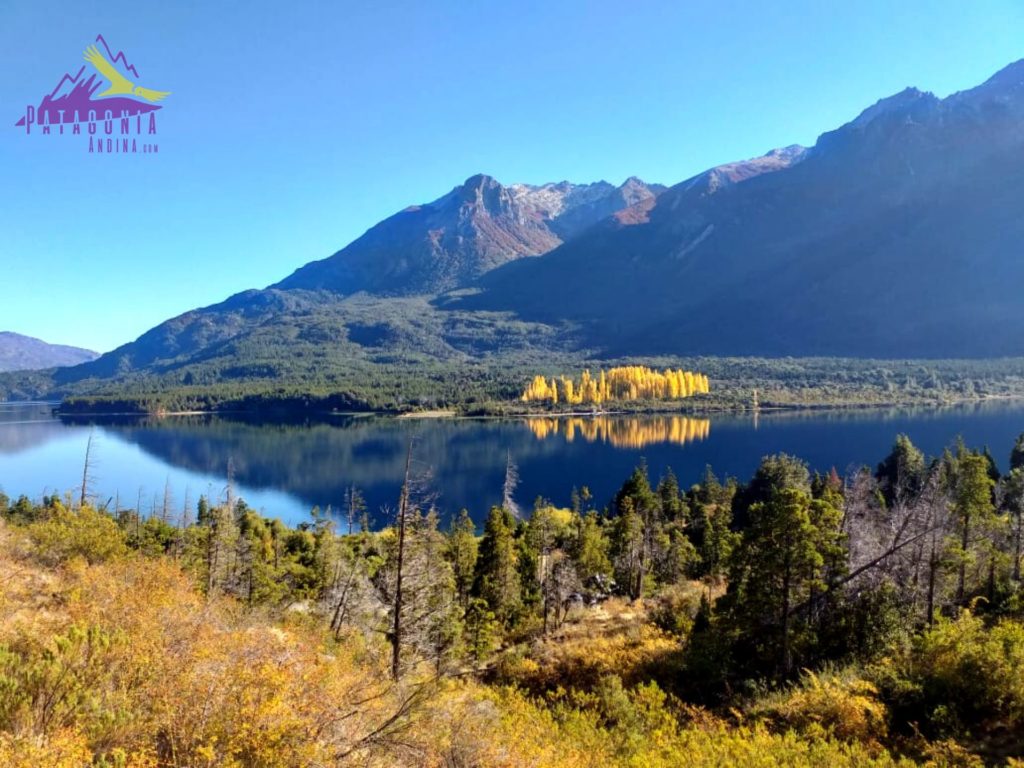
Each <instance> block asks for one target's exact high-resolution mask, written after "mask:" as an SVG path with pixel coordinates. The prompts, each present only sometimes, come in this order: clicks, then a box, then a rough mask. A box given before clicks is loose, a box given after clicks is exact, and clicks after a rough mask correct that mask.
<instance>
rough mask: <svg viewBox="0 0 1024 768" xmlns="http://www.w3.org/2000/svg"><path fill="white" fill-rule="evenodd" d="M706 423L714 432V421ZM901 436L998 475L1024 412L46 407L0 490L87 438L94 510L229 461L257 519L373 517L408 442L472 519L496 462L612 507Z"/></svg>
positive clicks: (846, 463)
mask: <svg viewBox="0 0 1024 768" xmlns="http://www.w3.org/2000/svg"><path fill="white" fill-rule="evenodd" d="M712 422H714V423H713V424H712ZM900 432H904V433H907V434H908V435H910V437H911V439H912V440H913V441H914V442H915V443H916V444H917V445H918V446H920V448H921V449H922V450H923V451H925V453H927V454H929V455H932V456H934V455H938V454H940V453H941V452H942V450H943V449H944V448H945V447H947V446H948V445H950V444H951V443H953V441H955V439H956V437H957V436H958V435H963V437H964V440H965V441H966V442H967V444H968V445H971V446H978V447H980V446H985V445H988V446H989V447H990V448H991V449H992V452H993V454H994V455H995V457H996V459H997V460H998V461H999V462H1000V464H1001V465H1002V466H1004V467H1005V465H1006V463H1007V457H1008V456H1009V452H1010V449H1011V448H1012V446H1013V443H1014V440H1015V438H1016V436H1017V435H1018V434H1020V433H1021V432H1024V403H1010V402H1003V403H989V404H983V405H977V406H966V407H955V408H936V409H915V410H908V409H884V410H883V409H875V410H868V409H863V410H846V411H821V410H819V411H800V412H795V411H789V412H776V411H762V412H761V414H760V417H759V421H758V424H757V427H756V428H755V425H754V420H753V417H752V415H751V414H713V415H711V416H710V417H709V418H694V417H691V416H678V415H671V416H667V415H660V416H655V415H652V416H614V415H604V416H598V417H593V418H590V417H585V416H583V417H578V416H577V417H567V418H561V419H556V418H541V419H531V420H500V419H485V420H472V419H441V420H398V419H392V418H377V417H368V418H365V417H364V418H353V417H337V416H334V417H325V418H322V419H318V420H317V419H309V420H306V419H303V420H300V421H297V422H282V421H279V420H275V421H269V420H262V421H261V420H258V419H252V418H242V417H227V416H199V417H196V416H185V417H171V418H164V419H145V418H113V417H105V418H98V417H93V418H82V417H79V418H77V419H64V420H61V419H57V418H54V417H53V415H52V413H51V412H50V409H49V407H40V406H34V407H31V406H22V405H17V406H14V405H10V404H6V405H5V404H0V488H2V489H3V490H4V491H5V492H6V493H8V494H12V495H16V494H20V493H25V494H27V495H29V496H33V497H38V496H40V495H42V494H44V493H54V492H57V493H62V492H64V491H68V490H70V489H73V488H75V487H77V486H79V485H80V483H81V476H82V462H83V459H84V457H85V445H86V442H87V441H88V439H89V435H90V434H94V436H95V441H96V445H95V449H94V454H93V457H92V458H93V464H94V466H93V474H94V475H95V476H96V483H95V487H94V492H95V496H96V498H97V501H98V502H99V503H101V504H102V503H105V502H106V501H107V500H111V501H113V500H114V499H117V498H118V497H119V498H120V499H121V500H122V502H123V501H124V500H126V499H131V500H132V501H131V504H132V505H134V504H136V503H137V500H138V499H140V498H141V499H142V500H143V511H144V512H148V511H149V509H150V508H151V507H155V506H157V505H162V504H163V494H164V490H165V488H166V489H168V490H169V493H170V494H171V495H172V497H173V499H175V500H176V504H177V505H178V506H180V505H181V504H182V503H183V501H184V499H185V498H186V497H188V498H190V499H192V500H193V501H194V500H195V499H196V498H198V496H199V494H208V495H210V496H212V497H218V496H220V495H221V494H222V493H223V492H224V488H225V486H226V484H227V479H226V475H227V465H228V462H229V460H230V461H231V463H232V465H233V467H234V478H235V487H236V491H237V493H238V494H239V495H240V496H241V497H243V498H244V499H245V500H246V501H247V502H248V503H249V504H250V505H251V506H253V507H254V508H256V509H259V510H262V511H263V512H264V513H265V514H267V515H269V516H274V517H281V518H282V519H284V520H286V521H288V522H291V523H296V522H300V521H302V520H306V519H308V515H309V510H310V509H311V508H312V507H313V506H314V505H316V506H319V507H320V508H321V509H323V508H326V507H327V506H328V505H331V506H333V507H334V508H335V509H338V508H340V507H341V506H342V503H343V499H344V497H345V491H346V489H347V488H348V487H349V486H351V485H355V486H357V487H358V488H359V489H360V490H362V491H363V494H364V496H365V497H366V499H367V503H368V506H369V509H370V511H371V513H374V514H375V515H376V517H375V523H376V524H377V525H382V524H384V523H385V522H386V517H385V516H384V515H383V514H381V513H380V510H381V509H382V508H384V507H389V508H391V509H394V508H395V506H396V504H397V500H398V493H399V488H400V486H401V482H402V473H403V469H404V457H405V449H406V445H407V444H408V442H409V440H410V439H414V442H415V448H414V454H415V457H416V459H417V461H418V462H419V463H421V464H422V465H426V466H429V467H430V468H431V469H432V474H433V478H434V480H433V488H434V490H435V491H436V492H437V493H438V507H439V509H440V511H441V512H442V514H443V515H444V516H449V515H453V514H456V513H457V512H458V511H459V509H461V508H463V507H465V508H466V509H468V510H469V511H470V513H471V514H472V515H473V518H474V519H475V520H477V521H478V522H480V521H482V520H483V519H484V516H485V515H486V513H487V509H488V507H489V506H490V505H491V504H496V503H499V502H500V500H501V495H502V492H501V489H502V484H503V482H504V477H505V462H506V459H507V457H508V456H509V455H511V457H512V459H513V461H515V462H516V463H517V464H518V465H519V475H520V478H521V483H520V486H519V490H518V492H517V494H516V499H517V501H518V502H519V504H520V505H521V506H522V507H523V508H525V509H529V508H530V507H531V505H532V503H533V501H534V500H535V499H536V498H537V497H542V498H545V499H549V500H551V501H552V502H554V503H555V504H559V505H565V504H568V503H569V498H570V495H571V492H572V489H573V487H574V486H575V487H577V488H579V487H582V486H584V485H586V486H588V487H589V488H590V490H591V491H592V493H593V495H594V499H595V501H596V503H597V504H598V505H599V506H600V505H604V504H606V503H607V502H608V501H609V500H610V499H611V498H612V496H613V495H614V493H615V491H616V490H617V489H618V487H619V486H620V485H621V484H622V482H623V481H624V480H625V478H626V477H627V476H628V475H629V473H630V472H631V471H632V469H633V467H635V466H636V465H637V463H638V462H639V461H640V460H641V459H644V460H646V462H647V464H648V466H649V468H650V472H651V475H652V479H655V480H656V479H657V478H658V476H659V475H660V474H661V473H663V472H664V471H665V470H666V469H667V468H668V467H671V468H672V469H673V471H674V472H675V473H676V475H677V476H678V477H679V480H680V483H681V484H683V485H684V486H688V485H689V484H690V483H693V482H696V481H698V480H699V479H700V477H701V476H702V475H703V472H704V469H705V467H706V466H707V465H711V466H712V468H713V469H714V470H715V471H716V472H717V473H718V475H719V476H722V477H724V476H733V477H738V478H741V479H746V478H749V477H750V475H751V474H752V473H753V471H754V470H755V469H756V467H757V464H758V462H759V461H760V460H761V457H762V456H765V455H767V454H771V453H779V452H784V453H789V454H793V455H795V456H799V457H801V458H802V459H805V460H806V461H807V462H808V463H809V465H810V466H811V468H812V469H814V470H819V471H822V472H827V471H828V470H829V469H831V468H832V467H835V468H836V469H837V470H838V471H839V472H841V473H842V472H846V471H847V470H848V469H850V468H851V467H855V466H860V465H865V464H866V465H869V466H874V465H875V464H876V463H877V462H878V461H880V460H881V459H882V458H883V457H884V456H885V454H886V453H887V452H888V450H889V448H890V447H891V445H892V442H893V439H894V438H895V436H896V435H897V434H898V433H900Z"/></svg>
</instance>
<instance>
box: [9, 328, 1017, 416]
mask: <svg viewBox="0 0 1024 768" xmlns="http://www.w3.org/2000/svg"><path fill="white" fill-rule="evenodd" d="M260 349H262V348H260ZM291 349H292V350H293V351H294V349H300V350H302V349H304V347H302V346H301V345H299V344H295V345H292V347H291ZM253 354H254V355H255V351H254V352H253ZM325 354H327V353H326V352H323V351H322V350H321V352H320V353H319V354H314V353H313V351H306V352H304V354H303V356H302V357H301V361H300V362H301V363H302V364H301V365H300V363H299V362H297V361H296V360H289V359H285V358H284V356H283V352H281V351H280V350H277V349H270V350H264V351H262V352H260V356H258V360H259V361H260V362H259V364H249V365H242V364H241V362H240V360H239V359H236V358H235V357H232V358H230V359H226V360H223V361H221V363H215V362H214V361H206V362H204V363H203V364H201V365H200V364H195V365H192V366H189V367H187V368H185V369H181V370H164V371H163V372H161V373H160V374H159V375H158V374H154V373H145V372H136V373H131V374H125V375H124V376H123V377H121V378H119V379H118V380H117V381H112V380H111V381H106V380H100V379H88V380H84V381H81V382H58V381H55V380H54V377H57V373H58V372H54V371H48V372H46V371H44V372H39V371H30V372H25V371H20V372H15V373H6V374H0V401H2V400H11V401H17V400H47V401H61V410H62V411H63V412H65V413H147V414H159V413H168V412H187V411H222V412H250V413H266V412H268V411H271V412H275V411H276V412H287V413H322V412H330V411H346V412H369V411H373V412H387V413H401V412H414V411H422V410H436V409H452V410H457V411H458V412H459V413H461V414H464V415H510V414H515V413H522V412H529V411H531V410H534V409H535V408H536V407H537V406H536V405H535V404H531V403H524V402H522V400H521V398H522V395H523V393H524V390H525V388H526V387H528V386H529V385H530V382H531V380H532V378H533V376H538V375H539V376H543V377H544V378H545V380H546V381H548V382H550V381H551V379H552V378H558V377H560V376H561V375H563V374H564V372H565V371H567V370H582V369H585V368H590V369H591V370H597V369H600V368H620V367H631V366H644V367H647V368H652V369H660V370H664V369H666V368H671V369H675V370H680V369H681V370H693V371H698V370H699V371H701V372H702V373H703V374H704V375H706V376H707V377H708V380H709V389H710V390H711V391H710V392H709V393H708V394H702V395H701V396H700V397H699V398H683V399H679V400H674V401H672V400H650V399H644V398H638V399H636V400H620V401H617V402H616V403H615V408H616V410H629V411H651V410H657V411H668V410H682V411H692V410H696V409H698V408H699V409H702V410H708V409H737V408H746V407H749V406H750V404H751V400H752V393H753V390H754V389H757V390H758V399H759V401H760V405H761V406H762V407H764V408H773V407H774V408H793V407H819V406H837V405H841V406H853V407H857V406H865V405H944V404H949V403H955V402H976V401H981V400H986V399H991V398H1005V397H1020V396H1021V395H1024V359H1022V358H1004V359H1000V360H859V359H852V358H845V359H841V358H779V359H766V358H757V357H733V358H727V357H692V358H677V357H646V358H621V359H615V360H596V359H592V358H587V357H584V356H580V355H577V354H563V353H552V352H543V353H541V352H529V353H527V352H518V353H517V352H508V353H503V355H502V356H501V357H494V358H488V359H483V360H473V361H469V360H462V359H460V360H452V361H439V360H434V359H420V358H417V357H415V355H414V354H413V353H412V352H409V353H408V354H404V353H403V354H402V355H390V356H388V355H380V356H377V357H375V358H373V359H372V360H364V359H362V358H360V357H358V356H357V357H352V356H347V355H344V354H342V353H340V352H337V353H336V352H333V351H332V352H330V354H328V355H327V357H326V358H325V357H324V355H325ZM58 378H59V377H58ZM577 391H578V388H577V387H576V386H575V384H574V389H573V392H574V395H575V394H576V393H577ZM542 405H544V408H546V409H552V410H553V409H555V407H554V406H552V405H551V404H542ZM557 409H559V410H561V409H565V410H572V406H571V405H566V404H565V403H564V402H562V403H559V405H558V406H557Z"/></svg>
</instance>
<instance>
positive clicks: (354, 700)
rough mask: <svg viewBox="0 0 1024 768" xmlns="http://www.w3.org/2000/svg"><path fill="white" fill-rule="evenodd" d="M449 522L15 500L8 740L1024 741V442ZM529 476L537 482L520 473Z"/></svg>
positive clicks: (898, 447) (1, 721)
mask: <svg viewBox="0 0 1024 768" xmlns="http://www.w3.org/2000/svg"><path fill="white" fill-rule="evenodd" d="M1007 465H1008V467H1009V470H1008V471H1007V472H1006V473H1005V474H1003V473H1001V472H1000V470H999V468H998V465H997V462H996V461H995V460H994V458H993V456H992V455H991V454H990V452H989V451H988V450H987V449H983V450H975V449H971V448H969V447H968V446H966V445H964V444H963V443H962V442H957V443H955V444H954V445H952V446H951V447H950V449H948V450H947V451H945V452H944V453H943V454H942V455H941V456H938V457H926V456H924V455H923V454H922V452H921V451H919V450H918V449H917V448H916V447H915V446H914V445H913V444H912V443H911V441H910V440H909V439H908V438H907V437H905V436H902V435H901V436H898V437H897V438H896V440H895V442H894V445H893V447H892V450H891V452H890V453H889V455H888V456H885V457H881V461H880V462H879V463H878V464H877V465H876V466H874V467H862V468H861V469H859V470H856V471H851V472H850V473H849V474H848V475H846V476H840V475H839V474H838V473H837V472H836V471H835V470H833V471H831V472H829V473H827V474H824V475H822V474H817V473H811V472H810V470H809V469H808V467H807V465H806V464H805V463H803V462H802V461H800V460H799V459H797V458H794V457H791V456H786V455H775V456H768V457H765V458H764V459H763V461H762V463H761V465H760V466H759V468H758V469H757V471H756V472H755V473H754V475H753V476H752V477H750V478H748V479H746V480H745V481H742V482H741V481H739V480H736V479H732V478H724V479H720V478H718V477H716V476H715V474H714V473H713V472H712V470H711V469H710V468H708V470H707V472H706V473H705V475H704V477H703V478H701V479H700V480H699V482H696V483H694V484H692V485H690V486H689V487H684V486H683V485H682V484H681V483H680V481H679V479H678V478H677V477H676V476H675V475H674V474H673V473H672V472H671V471H670V470H669V471H666V472H665V474H664V475H663V476H661V477H657V478H652V477H651V476H650V474H649V472H648V469H647V467H646V466H645V465H644V464H642V463H641V465H640V466H638V467H637V468H636V469H635V471H633V473H632V474H631V475H630V476H629V477H628V478H625V479H624V482H623V484H622V486H621V488H620V489H619V490H618V492H617V493H616V494H614V496H613V498H611V499H607V500H602V499H595V498H593V496H592V494H591V493H590V491H589V490H588V489H587V488H586V487H581V488H578V489H574V490H573V493H572V496H571V498H572V502H571V505H570V506H569V507H568V508H557V507H554V506H552V505H551V504H550V503H548V502H546V501H545V500H544V499H537V501H536V502H535V504H534V507H533V510H532V512H531V513H529V514H519V513H518V510H517V508H516V506H515V504H514V502H512V499H511V492H510V493H509V494H507V496H508V498H507V500H506V502H505V503H504V504H503V505H502V506H498V507H494V508H492V509H490V510H489V511H488V512H487V514H486V515H484V516H482V517H481V518H480V519H474V518H473V517H472V516H471V514H470V512H469V511H466V510H463V511H462V512H461V513H460V514H459V515H458V516H456V517H455V518H454V520H453V521H452V522H451V524H450V525H448V526H445V529H444V530H442V529H441V527H440V524H439V515H438V512H437V510H436V508H435V506H434V494H433V492H432V490H431V487H430V483H429V477H428V474H427V473H426V472H425V471H424V465H423V463H422V462H421V461H420V460H419V459H418V457H417V456H416V453H415V444H411V445H410V447H409V452H408V455H407V458H406V463H405V466H406V472H405V480H404V483H403V485H402V490H401V493H400V496H399V498H397V499H395V507H394V508H393V509H392V510H389V511H388V519H389V524H388V525H387V526H386V527H385V528H383V529H382V530H376V531H375V530H371V529H370V525H369V523H368V513H369V510H367V508H366V504H365V502H364V501H363V500H362V496H361V494H360V493H359V490H358V489H357V488H350V489H349V491H348V492H347V493H346V498H345V503H344V506H343V508H342V509H341V510H339V511H338V512H336V513H334V514H327V513H323V512H321V511H320V510H316V509H314V510H313V511H312V513H311V516H310V519H309V521H308V522H305V523H302V524H300V525H298V526H295V527H288V526H286V525H284V524H283V523H281V522H280V521H278V520H274V519H270V518H267V517H264V516H261V515H260V514H258V513H256V512H255V511H254V510H253V509H251V508H249V507H248V506H247V505H246V503H245V501H244V500H243V499H241V498H237V497H236V496H235V494H234V491H233V489H232V487H231V484H230V483H229V484H228V486H227V487H226V488H225V489H224V491H223V493H222V494H221V495H220V497H219V498H208V497H201V498H199V499H198V500H197V501H196V503H195V504H194V505H193V504H192V503H191V502H186V503H184V504H183V505H181V506H180V507H177V506H176V507H174V508H172V507H171V506H170V505H166V504H165V506H164V507H163V508H162V509H159V510H157V511H156V513H155V514H151V515H149V516H146V517H143V516H140V515H139V514H138V512H137V510H133V509H126V508H122V507H121V506H120V504H115V505H114V507H113V508H111V507H109V506H108V505H103V506H99V505H98V504H97V502H96V500H95V499H94V498H93V497H92V494H91V492H90V488H89V476H88V475H89V473H88V471H86V472H84V473H83V481H82V486H81V487H80V488H77V489H75V490H74V491H73V492H68V493H66V494H65V495H63V496H50V497H43V498H42V499H39V500H36V501H34V500H30V499H28V498H26V497H20V498H17V499H14V498H9V497H7V496H4V495H2V494H0V765H4V766H13V767H17V768H21V767H25V768H28V766H33V767H34V766H40V765H46V766H55V767H56V768H65V767H66V768H71V767H72V766H74V767H75V768H78V767H79V766H82V765H95V766H105V767H107V768H113V767H114V766H125V767H127V766H132V767H142V766H146V767H152V768H155V767H156V766H239V767H241V766H268V767H269V766H281V767H282V768H283V767H284V766H332V765H371V766H423V765H426V766H580V767H582V766H593V765H602V766H603V765H608V766H616V765H620V766H637V767H639V766H670V765H694V766H720V765H745V766H746V765H751V766H782V765H786V766H801V765H807V766H820V765H830V766H833V765H834V766H871V765H878V766H893V765H906V766H910V765H932V766H983V765H1017V766H1020V765H1024V763H1022V762H1020V758H1021V757H1024V735H1022V734H1024V594H1022V591H1021V578H1022V575H1021V560H1022V534H1024V435H1022V436H1021V438H1020V439H1019V440H1018V441H1017V442H1016V444H1015V445H1014V446H1013V448H1012V451H1011V453H1010V456H1009V461H1008V463H1007ZM513 480H514V478H512V479H510V482H511V483H512V484H513V485H514V482H512V481H513Z"/></svg>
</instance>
